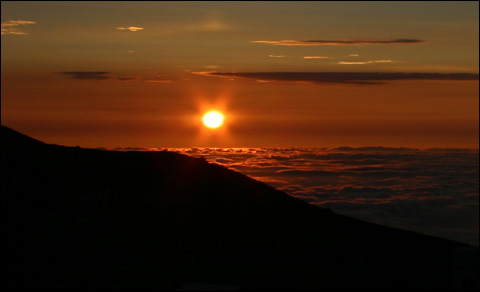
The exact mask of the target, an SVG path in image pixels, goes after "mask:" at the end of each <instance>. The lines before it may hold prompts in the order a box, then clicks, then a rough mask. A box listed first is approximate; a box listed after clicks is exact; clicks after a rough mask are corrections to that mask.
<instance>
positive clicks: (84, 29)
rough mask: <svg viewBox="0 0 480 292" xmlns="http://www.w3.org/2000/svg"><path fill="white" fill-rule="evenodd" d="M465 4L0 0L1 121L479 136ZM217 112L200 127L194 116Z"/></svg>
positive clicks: (270, 134)
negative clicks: (220, 119)
mask: <svg viewBox="0 0 480 292" xmlns="http://www.w3.org/2000/svg"><path fill="white" fill-rule="evenodd" d="M478 14H479V6H478V2H475V1H469V2H468V1H467V2H461V1H452V2H444V1H441V2H440V1H439V2H428V1H425V2H391V1H388V2H361V1H358V2H334V1H332V2H325V1H305V2H302V1H290V2H283V1H282V2H272V1H265V2H257V1H255V2H247V1H246V2H240V1H239V2H234V1H225V2H193V1H192V2H177V1H172V2H158V1H152V2H142V1H122V2H114V1H100V2H90V1H85V2H84V1H73V2H68V1H59V2H56V1H55V2H54V1H52V2H49V1H35V2H33V1H32V2H29V1H2V2H1V17H2V20H1V21H2V36H1V40H2V41H1V46H2V49H1V50H2V51H1V55H2V59H1V68H2V69H1V72H2V73H1V85H2V86H1V117H2V118H1V119H2V124H3V125H5V126H8V127H11V128H14V129H15V130H18V131H21V132H23V133H25V134H27V135H30V136H32V137H35V138H37V139H40V140H43V141H45V142H47V143H56V144H64V145H80V146H82V147H100V146H104V147H129V146H130V147H194V146H200V147H201V146H209V147H291V146H295V147H335V146H389V147H416V148H431V147H461V148H478V145H479V87H478V85H479V84H478V64H479V58H478V55H479V53H478V52H479V46H478V43H479V42H478V38H479V31H478V27H479V23H478V19H479V15H478ZM210 109H216V110H219V111H222V112H223V113H224V115H225V124H224V126H222V127H221V128H219V129H216V130H211V129H206V128H205V127H204V126H203V125H202V123H201V116H202V115H203V113H204V112H206V111H207V110H210Z"/></svg>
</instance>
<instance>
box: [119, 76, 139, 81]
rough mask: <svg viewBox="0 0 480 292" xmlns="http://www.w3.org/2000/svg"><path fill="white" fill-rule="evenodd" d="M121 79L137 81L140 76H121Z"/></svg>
mask: <svg viewBox="0 0 480 292" xmlns="http://www.w3.org/2000/svg"><path fill="white" fill-rule="evenodd" d="M117 80H119V81H137V80H138V77H119V78H117Z"/></svg>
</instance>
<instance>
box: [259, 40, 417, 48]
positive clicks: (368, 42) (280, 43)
mask: <svg viewBox="0 0 480 292" xmlns="http://www.w3.org/2000/svg"><path fill="white" fill-rule="evenodd" d="M252 42H253V43H261V44H269V45H276V46H361V45H411V44H420V43H424V41H422V40H418V39H380V40H379V39H373V40H368V39H350V40H348V39H347V40H279V41H275V40H274V41H252Z"/></svg>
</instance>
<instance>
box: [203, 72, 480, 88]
mask: <svg viewBox="0 0 480 292" xmlns="http://www.w3.org/2000/svg"><path fill="white" fill-rule="evenodd" d="M197 74H201V75H206V76H216V77H224V78H232V77H241V78H250V79H256V80H263V81H283V82H311V83H317V84H364V85H372V84H384V83H386V82H388V81H395V80H478V74H473V73H380V72H197Z"/></svg>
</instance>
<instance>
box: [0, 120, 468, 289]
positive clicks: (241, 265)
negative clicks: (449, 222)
mask: <svg viewBox="0 0 480 292" xmlns="http://www.w3.org/2000/svg"><path fill="white" fill-rule="evenodd" d="M1 136H2V161H1V168H2V184H1V196H2V201H3V203H2V209H3V210H2V216H4V220H3V221H4V222H5V228H4V230H5V243H6V248H5V252H6V254H5V255H4V257H3V258H5V259H6V260H5V267H7V269H6V270H7V272H6V273H5V274H4V275H3V276H4V277H5V279H4V281H2V282H3V284H2V285H4V286H5V287H6V288H8V289H14V290H16V289H28V290H47V289H48V290H60V289H62V290H63V289H68V290H172V289H177V288H179V287H181V286H182V285H185V284H186V283H195V282H202V283H216V284H227V285H234V286H238V287H240V288H241V289H242V290H259V289H260V290H261V289H263V290H269V289H270V290H296V291H298V290H319V289H323V290H340V291H344V290H350V289H352V290H353V289H355V290H399V291H400V290H405V289H416V290H422V289H427V290H432V289H433V290H445V289H446V290H448V289H449V288H450V284H451V283H450V276H451V273H452V264H451V252H452V250H453V249H454V248H458V247H463V246H465V245H464V244H461V243H457V242H453V241H449V240H444V239H439V238H434V237H430V236H425V235H420V234H416V233H412V232H407V231H402V230H397V229H393V228H388V227H384V226H379V225H375V224H370V223H366V222H363V221H359V220H356V219H352V218H349V217H346V216H341V215H337V214H335V213H333V212H330V211H328V210H324V209H321V208H318V207H315V206H312V205H309V204H307V203H305V202H303V201H300V200H297V199H295V198H292V197H290V196H288V195H286V194H285V193H283V192H280V191H278V190H275V189H273V188H271V187H269V186H267V185H265V184H263V183H260V182H258V181H255V180H253V179H250V178H248V177H246V176H244V175H242V174H239V173H237V172H234V171H231V170H228V169H226V168H224V167H222V166H219V165H216V164H210V163H208V162H206V161H205V160H203V159H196V158H191V157H188V156H185V155H181V154H177V153H171V152H113V151H101V150H92V149H81V148H78V147H76V148H74V147H64V146H57V145H48V144H44V143H42V142H40V141H37V140H34V139H31V138H29V137H26V136H24V135H22V134H20V133H18V132H15V131H13V130H11V129H8V128H6V127H3V126H2V128H1Z"/></svg>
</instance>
